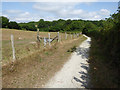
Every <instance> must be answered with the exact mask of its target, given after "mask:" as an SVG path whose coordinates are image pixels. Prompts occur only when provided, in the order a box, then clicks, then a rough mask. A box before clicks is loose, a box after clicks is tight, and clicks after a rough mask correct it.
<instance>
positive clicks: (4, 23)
mask: <svg viewBox="0 0 120 90" xmlns="http://www.w3.org/2000/svg"><path fill="white" fill-rule="evenodd" d="M8 23H9V19H8V18H7V17H4V16H1V17H0V25H1V24H2V28H7V27H8Z"/></svg>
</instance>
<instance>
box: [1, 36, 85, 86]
mask: <svg viewBox="0 0 120 90" xmlns="http://www.w3.org/2000/svg"><path fill="white" fill-rule="evenodd" d="M85 39H86V38H85V37H83V36H80V37H79V38H76V39H73V40H63V41H62V42H60V43H54V45H52V46H51V48H49V47H46V48H44V49H42V50H36V51H35V52H34V53H31V54H29V55H27V56H26V57H24V58H21V59H19V60H16V61H15V62H14V63H11V64H9V65H6V66H3V70H2V73H3V75H2V77H3V88H33V87H42V86H43V85H44V84H45V82H47V81H48V80H49V78H50V77H51V76H53V75H54V73H55V72H56V71H58V70H59V69H60V68H61V67H62V65H63V64H64V63H65V62H66V61H67V60H68V58H69V56H70V55H71V53H70V52H67V51H68V50H69V49H71V48H73V47H74V46H78V45H79V44H80V43H81V42H82V41H84V40H85Z"/></svg>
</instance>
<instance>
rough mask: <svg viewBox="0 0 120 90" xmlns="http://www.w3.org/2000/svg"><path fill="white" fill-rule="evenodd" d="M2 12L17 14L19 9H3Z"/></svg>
mask: <svg viewBox="0 0 120 90" xmlns="http://www.w3.org/2000/svg"><path fill="white" fill-rule="evenodd" d="M4 12H5V13H9V14H19V13H21V10H5V11H4Z"/></svg>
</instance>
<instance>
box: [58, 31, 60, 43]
mask: <svg viewBox="0 0 120 90" xmlns="http://www.w3.org/2000/svg"><path fill="white" fill-rule="evenodd" d="M59 39H60V37H59V32H58V42H59Z"/></svg>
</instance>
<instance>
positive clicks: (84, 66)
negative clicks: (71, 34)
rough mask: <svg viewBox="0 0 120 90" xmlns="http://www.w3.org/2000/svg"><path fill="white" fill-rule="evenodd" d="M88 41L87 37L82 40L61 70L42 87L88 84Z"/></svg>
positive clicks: (74, 86)
mask: <svg viewBox="0 0 120 90" xmlns="http://www.w3.org/2000/svg"><path fill="white" fill-rule="evenodd" d="M84 36H85V35H84ZM85 37H87V36H85ZM90 41H91V38H89V37H87V40H85V41H84V42H82V44H81V45H80V46H79V47H78V48H77V50H76V51H75V52H74V53H72V56H71V58H70V59H69V60H68V61H67V62H66V63H65V64H64V65H63V67H62V68H61V70H60V71H58V72H57V73H56V74H55V75H54V76H53V77H52V78H51V79H50V80H49V81H48V82H47V83H46V84H45V87H44V88H86V87H87V86H88V82H89V76H88V74H87V72H88V70H89V63H88V62H87V61H88V57H89V55H88V52H89V47H90Z"/></svg>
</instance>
